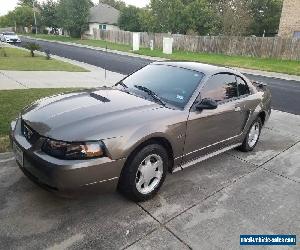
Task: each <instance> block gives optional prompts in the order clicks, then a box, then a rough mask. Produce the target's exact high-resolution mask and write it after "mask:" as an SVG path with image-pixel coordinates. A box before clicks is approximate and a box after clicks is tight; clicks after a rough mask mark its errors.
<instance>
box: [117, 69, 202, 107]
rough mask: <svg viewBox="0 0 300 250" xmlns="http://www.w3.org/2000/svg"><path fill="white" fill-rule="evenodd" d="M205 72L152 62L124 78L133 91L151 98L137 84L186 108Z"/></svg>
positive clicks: (124, 81) (173, 103)
mask: <svg viewBox="0 0 300 250" xmlns="http://www.w3.org/2000/svg"><path fill="white" fill-rule="evenodd" d="M203 76H204V74H203V73H200V72H197V71H193V70H188V69H183V68H179V67H173V66H168V65H159V64H150V65H148V66H146V67H144V68H142V69H141V70H139V71H137V72H135V73H134V74H132V75H130V76H129V77H127V78H126V79H124V80H123V83H124V84H126V86H127V87H128V89H129V90H130V91H131V92H135V93H137V94H139V95H143V97H145V98H150V100H151V97H149V95H147V94H145V93H143V92H141V91H140V90H138V89H137V88H136V87H135V85H139V86H143V87H146V88H148V89H150V90H151V91H153V92H154V93H155V94H156V95H157V96H158V97H159V98H160V99H162V100H163V101H164V102H166V103H169V104H171V105H173V106H175V107H178V108H181V109H182V108H184V107H185V105H186V104H187V103H188V101H189V100H190V98H191V97H192V95H193V93H194V92H195V90H196V88H197V87H198V86H199V83H200V81H201V80H202V78H203Z"/></svg>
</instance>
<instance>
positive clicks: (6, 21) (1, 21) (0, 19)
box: [0, 15, 15, 28]
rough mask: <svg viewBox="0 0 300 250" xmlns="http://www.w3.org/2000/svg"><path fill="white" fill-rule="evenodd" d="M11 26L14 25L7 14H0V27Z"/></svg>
mask: <svg viewBox="0 0 300 250" xmlns="http://www.w3.org/2000/svg"><path fill="white" fill-rule="evenodd" d="M12 26H15V24H14V21H13V20H12V19H11V18H9V16H8V15H5V16H0V27H3V28H6V27H12Z"/></svg>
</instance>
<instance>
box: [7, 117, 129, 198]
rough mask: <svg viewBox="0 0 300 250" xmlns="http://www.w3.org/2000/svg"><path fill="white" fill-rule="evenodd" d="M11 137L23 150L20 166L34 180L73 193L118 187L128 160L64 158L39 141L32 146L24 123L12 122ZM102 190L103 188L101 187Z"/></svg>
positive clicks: (48, 187)
mask: <svg viewBox="0 0 300 250" xmlns="http://www.w3.org/2000/svg"><path fill="white" fill-rule="evenodd" d="M10 138H11V142H12V144H13V143H14V144H15V145H17V147H18V148H19V149H20V150H21V151H22V152H23V163H19V162H18V165H19V167H20V168H21V170H22V171H23V172H24V174H25V175H26V176H28V177H29V178H30V179H31V180H32V181H34V182H35V183H37V184H39V185H41V186H42V187H45V188H47V189H48V190H52V191H59V192H69V191H75V190H79V189H82V188H85V187H91V186H97V188H99V189H103V190H105V191H107V190H108V189H116V187H117V183H118V178H119V176H120V174H121V170H122V168H123V165H124V163H125V159H120V160H111V159H110V158H108V157H103V158H99V159H91V160H80V161H72V160H60V159H56V158H54V157H51V156H49V155H47V154H45V153H44V152H43V151H41V149H40V148H41V145H40V143H39V141H38V142H37V143H35V144H34V145H31V144H30V143H29V142H28V141H27V139H26V138H25V137H24V136H23V135H22V133H21V122H17V123H15V124H14V123H12V125H11V133H10ZM100 191H101V190H100Z"/></svg>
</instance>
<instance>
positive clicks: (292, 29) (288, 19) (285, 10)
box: [278, 0, 300, 39]
mask: <svg viewBox="0 0 300 250" xmlns="http://www.w3.org/2000/svg"><path fill="white" fill-rule="evenodd" d="M278 35H279V36H280V37H286V38H291V37H294V38H299V39H300V0H284V1H283V7H282V14H281V19H280V25H279V32H278Z"/></svg>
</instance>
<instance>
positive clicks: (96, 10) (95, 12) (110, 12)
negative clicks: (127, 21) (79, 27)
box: [89, 2, 120, 35]
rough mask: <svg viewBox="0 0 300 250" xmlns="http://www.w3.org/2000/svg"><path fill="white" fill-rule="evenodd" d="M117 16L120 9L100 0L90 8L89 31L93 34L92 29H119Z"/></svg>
mask: <svg viewBox="0 0 300 250" xmlns="http://www.w3.org/2000/svg"><path fill="white" fill-rule="evenodd" d="M119 16H120V11H118V10H117V9H115V8H113V7H111V6H110V5H107V4H103V3H101V2H100V3H99V4H98V5H96V6H94V7H92V8H91V9H90V16H89V33H90V34H91V35H93V29H100V30H119V27H118V19H119Z"/></svg>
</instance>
